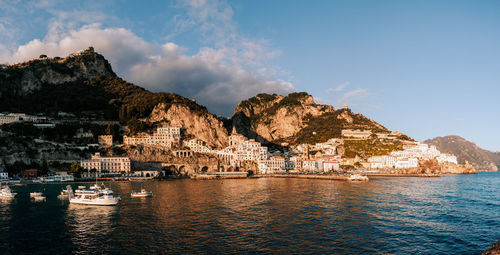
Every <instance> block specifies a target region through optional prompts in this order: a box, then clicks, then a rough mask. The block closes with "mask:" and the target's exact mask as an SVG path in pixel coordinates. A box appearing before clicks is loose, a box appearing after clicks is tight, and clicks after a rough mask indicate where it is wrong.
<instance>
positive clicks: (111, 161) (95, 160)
mask: <svg viewBox="0 0 500 255" xmlns="http://www.w3.org/2000/svg"><path fill="white" fill-rule="evenodd" d="M80 165H81V166H82V167H83V168H85V169H87V170H91V169H96V170H97V171H109V172H115V173H119V172H127V173H128V172H130V159H129V158H128V157H113V156H111V157H101V154H100V153H99V152H96V153H95V154H94V155H92V157H91V158H90V159H89V160H83V161H82V162H81V163H80Z"/></svg>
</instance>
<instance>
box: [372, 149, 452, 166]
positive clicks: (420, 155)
mask: <svg viewBox="0 0 500 255" xmlns="http://www.w3.org/2000/svg"><path fill="white" fill-rule="evenodd" d="M432 159H436V160H437V161H438V162H439V163H445V162H448V163H453V164H457V163H458V162H457V157H456V156H454V155H451V154H446V153H441V152H440V151H439V150H438V149H436V146H429V145H428V144H425V143H421V142H413V143H408V144H406V145H404V146H403V150H401V151H393V152H391V153H390V154H389V155H382V156H373V157H370V158H368V162H369V163H370V168H371V169H387V168H415V167H418V162H419V161H421V160H432Z"/></svg>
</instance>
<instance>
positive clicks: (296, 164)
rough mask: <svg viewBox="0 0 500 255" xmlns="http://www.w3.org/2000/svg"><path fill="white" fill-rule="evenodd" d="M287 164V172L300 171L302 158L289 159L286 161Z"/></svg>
mask: <svg viewBox="0 0 500 255" xmlns="http://www.w3.org/2000/svg"><path fill="white" fill-rule="evenodd" d="M287 163H288V167H286V166H285V167H286V168H287V170H298V169H302V157H300V156H293V157H290V159H288V161H287Z"/></svg>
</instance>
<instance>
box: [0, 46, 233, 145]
mask: <svg viewBox="0 0 500 255" xmlns="http://www.w3.org/2000/svg"><path fill="white" fill-rule="evenodd" d="M153 110H155V111H153ZM61 111H62V112H70V113H74V114H76V115H77V116H82V115H83V116H86V115H87V114H90V115H96V114H97V115H98V116H100V117H101V118H103V119H111V120H119V121H120V122H121V123H123V124H127V125H128V126H129V128H131V131H132V133H135V132H139V131H142V130H144V129H145V128H148V126H152V125H151V124H155V123H154V122H161V123H167V124H172V125H178V126H180V127H182V128H185V130H186V131H185V132H186V135H188V136H195V137H198V138H200V139H203V140H204V141H205V142H207V144H208V145H210V146H218V147H220V146H224V145H225V144H226V143H227V130H226V128H225V127H224V123H223V121H222V120H220V119H219V118H218V117H217V116H216V115H214V114H212V113H210V112H208V111H207V109H206V107H204V106H201V105H198V104H197V103H196V102H194V101H193V100H190V99H187V98H184V97H182V96H180V95H177V94H172V93H153V92H150V91H147V90H145V89H144V88H141V87H139V86H136V85H134V84H131V83H128V82H126V81H124V80H122V79H121V78H119V77H117V76H116V74H115V73H114V72H113V70H112V68H111V65H110V64H109V62H108V61H107V60H106V59H105V58H104V57H103V56H102V55H100V54H98V53H96V52H94V50H93V48H92V47H90V48H88V49H87V50H84V51H80V52H76V53H73V54H71V55H69V56H68V57H66V58H58V57H56V58H47V57H45V56H41V58H39V59H35V60H30V61H27V62H24V63H20V64H15V65H3V66H1V67H0V112H24V113H43V114H48V115H57V113H58V112H61ZM152 112H154V116H150V115H151V113H152ZM150 117H151V120H152V122H150V123H148V122H143V121H142V119H145V118H150ZM180 119H182V121H180Z"/></svg>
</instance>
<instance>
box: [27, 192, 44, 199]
mask: <svg viewBox="0 0 500 255" xmlns="http://www.w3.org/2000/svg"><path fill="white" fill-rule="evenodd" d="M39 196H43V194H42V192H31V193H30V197H31V198H34V197H39Z"/></svg>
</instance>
